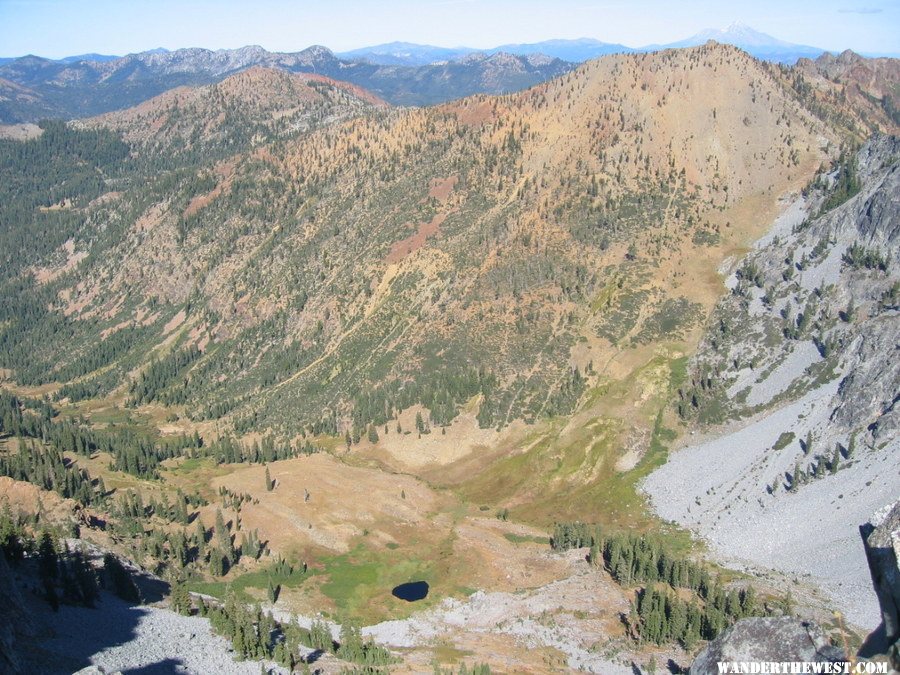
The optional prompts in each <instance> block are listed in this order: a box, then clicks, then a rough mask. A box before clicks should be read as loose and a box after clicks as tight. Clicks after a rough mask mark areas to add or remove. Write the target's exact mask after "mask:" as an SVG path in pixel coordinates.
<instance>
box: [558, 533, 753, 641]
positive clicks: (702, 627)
mask: <svg viewBox="0 0 900 675" xmlns="http://www.w3.org/2000/svg"><path fill="white" fill-rule="evenodd" d="M550 543H551V546H552V547H553V549H554V550H557V551H565V550H568V549H572V548H584V547H590V554H589V560H590V562H591V564H593V565H596V566H600V567H603V568H604V569H605V570H606V571H607V572H609V574H610V575H611V576H612V577H613V579H615V580H616V582H617V583H619V584H621V585H622V586H628V587H631V586H641V587H642V588H641V589H640V590H639V592H638V596H637V601H636V603H635V604H634V606H633V608H632V614H631V616H630V617H629V625H630V627H631V630H632V632H633V634H634V636H635V637H637V638H639V639H641V640H647V641H650V642H654V643H656V644H666V643H670V642H680V643H682V644H683V645H684V647H685V648H686V649H690V648H691V647H692V646H693V645H694V644H695V643H696V642H697V640H699V639H700V638H703V639H706V640H711V639H713V638H714V637H716V635H718V634H719V633H720V632H721V631H722V630H724V629H725V628H727V627H728V626H730V625H731V624H732V623H734V622H735V621H736V620H738V619H740V618H743V617H746V616H753V615H755V614H757V613H759V612H761V611H762V609H763V608H761V607H760V606H758V603H757V602H756V597H755V591H754V589H753V588H752V587H747V588H745V589H742V590H740V591H738V590H725V589H724V588H723V587H722V585H721V584H720V583H719V581H718V579H716V578H714V577H713V576H712V575H710V573H709V571H708V570H707V569H706V567H705V566H703V565H701V564H698V563H695V562H692V561H690V560H688V559H686V558H685V557H684V556H682V555H679V554H677V553H675V552H673V551H672V550H671V549H669V548H668V547H667V546H666V545H665V544H664V543H663V542H662V541H661V540H659V539H657V538H654V537H648V536H641V535H636V534H632V533H626V534H607V533H605V532H604V531H603V530H602V528H601V527H600V526H598V525H592V524H587V523H581V522H572V523H557V524H556V525H555V526H554V529H553V532H552V535H551V539H550ZM673 589H687V590H690V591H692V593H693V596H694V599H692V600H690V601H687V600H683V599H682V598H680V597H679V595H678V594H677V593H675V592H674V590H673Z"/></svg>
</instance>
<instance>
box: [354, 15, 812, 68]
mask: <svg viewBox="0 0 900 675" xmlns="http://www.w3.org/2000/svg"><path fill="white" fill-rule="evenodd" d="M709 40H715V41H716V42H721V43H724V44H729V45H734V46H735V47H740V48H741V49H743V50H744V51H745V52H747V53H749V54H751V55H753V56H755V57H757V58H759V59H763V60H766V61H777V62H779V63H794V62H795V61H796V60H797V59H799V58H816V57H817V56H819V55H820V54H822V53H823V52H824V51H825V50H824V49H820V48H819V47H810V46H807V45H798V44H792V43H790V42H785V41H783V40H779V39H777V38H774V37H772V36H771V35H766V34H765V33H761V32H759V31H757V30H754V29H753V28H750V27H749V26H745V25H744V24H741V23H733V24H731V25H730V26H728V27H727V28H722V29H707V30H703V31H700V32H699V33H697V34H696V35H693V36H691V37H689V38H687V39H685V40H679V41H678V42H670V43H667V44H653V45H645V46H643V47H628V46H626V45H623V44H618V43H610V42H601V41H600V40H595V39H593V38H580V39H577V40H545V41H543V42H533V43H527V44H505V45H500V46H499V47H492V48H490V49H482V50H477V49H473V48H471V47H455V48H446V47H435V46H432V45H419V44H413V43H409V42H391V43H388V44H383V45H376V46H374V47H363V48H361V49H354V50H352V51H349V52H341V53H339V54H338V56H339V57H341V58H344V59H349V60H354V61H366V62H368V63H377V64H381V65H407V66H412V65H419V66H420V65H426V64H430V63H435V62H438V61H451V60H457V59H461V58H464V57H466V56H468V55H470V54H472V53H474V52H479V51H480V52H482V53H485V54H496V53H498V52H505V53H508V54H516V55H519V56H527V55H530V54H545V55H547V56H552V57H555V58H558V59H561V60H563V61H571V62H575V63H581V62H583V61H588V60H590V59H595V58H597V57H599V56H604V55H606V54H627V53H632V52H651V51H659V50H661V49H672V48H680V47H695V46H697V45H702V44H704V43H705V42H707V41H709Z"/></svg>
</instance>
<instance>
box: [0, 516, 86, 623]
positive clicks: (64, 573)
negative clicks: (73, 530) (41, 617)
mask: <svg viewBox="0 0 900 675" xmlns="http://www.w3.org/2000/svg"><path fill="white" fill-rule="evenodd" d="M0 549H2V551H3V555H4V556H5V557H6V559H7V560H8V561H9V562H10V563H11V564H13V565H20V564H21V563H22V561H23V560H24V559H25V557H26V556H34V558H35V561H36V563H37V572H38V579H39V581H40V583H41V588H42V590H43V594H44V599H46V600H47V602H48V603H49V604H50V606H51V607H52V608H53V610H54V611H56V610H58V609H59V605H60V603H65V604H68V605H82V606H84V607H93V606H94V603H96V601H97V600H98V599H99V597H100V590H99V585H98V580H97V574H96V572H95V571H94V568H93V567H92V566H91V564H90V562H88V559H87V556H86V555H85V553H84V551H82V550H81V549H75V550H70V549H69V548H68V546H67V545H66V544H64V543H63V544H60V543H58V542H57V541H56V540H55V538H54V537H53V535H51V534H50V532H49V531H47V530H46V529H45V530H43V531H42V532H41V533H40V535H39V536H38V538H37V540H35V538H34V537H32V536H31V534H29V533H28V531H27V530H26V529H25V527H24V526H23V525H22V523H20V522H17V521H16V519H14V518H13V516H12V513H11V511H10V508H9V503H8V502H6V503H4V505H3V509H2V511H0Z"/></svg>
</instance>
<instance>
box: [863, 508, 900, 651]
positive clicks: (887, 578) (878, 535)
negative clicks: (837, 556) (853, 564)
mask: <svg viewBox="0 0 900 675" xmlns="http://www.w3.org/2000/svg"><path fill="white" fill-rule="evenodd" d="M859 531H860V535H862V540H863V546H864V547H865V549H866V559H867V560H868V562H869V571H870V572H871V573H872V585H873V586H874V587H875V594H876V595H877V596H878V604H879V605H881V618H882V621H883V622H884V633H885V637H886V638H887V644H888V646H889V647H891V648H892V653H893V654H894V655H896V654H897V645H898V643H900V562H898V561H900V500H898V501H896V502H894V503H893V504H889V505H888V506H885V507H884V508H883V509H880V510H879V511H877V512H876V513H875V514H874V515H873V516H872V518H871V519H870V520H869V522H868V523H866V524H865V525H861V526H860V528H859Z"/></svg>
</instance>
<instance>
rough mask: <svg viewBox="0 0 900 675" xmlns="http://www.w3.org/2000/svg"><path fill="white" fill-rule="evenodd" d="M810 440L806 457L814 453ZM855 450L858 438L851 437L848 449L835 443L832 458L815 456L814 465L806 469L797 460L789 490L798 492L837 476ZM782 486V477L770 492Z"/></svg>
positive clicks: (809, 465)
mask: <svg viewBox="0 0 900 675" xmlns="http://www.w3.org/2000/svg"><path fill="white" fill-rule="evenodd" d="M809 439H810V437H809V436H808V437H807V441H806V444H805V445H804V453H803V454H804V455H808V454H809V453H810V452H812V449H811V448H812V443H811V441H810V440H809ZM855 448H856V437H855V436H851V437H850V443H849V445H848V446H847V447H846V448H843V447H842V446H841V444H840V443H835V444H834V450H833V451H832V453H831V456H830V457H828V456H825V455H822V454H815V455H813V458H812V463H810V464H807V465H806V468H803V467H802V466H801V463H800V460H797V462H796V463H795V464H794V471H793V472H792V473H791V475H790V485H789V487H788V489H789V490H790V491H791V492H796V491H797V490H798V489H800V486H801V485H804V484H805V483H809V482H810V481H813V480H816V479H818V478H824V477H825V476H827V475H830V474H836V473H837V472H838V471H840V470H841V468H842V467H843V466H844V463H843V462H844V460H849V459H851V458H852V457H853V453H854V450H855ZM780 484H781V477H779V478H778V479H777V480H776V481H775V482H774V483H773V485H772V488H771V490H770V491H771V492H774V491H775V489H776V488H777V486H778V485H780Z"/></svg>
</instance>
